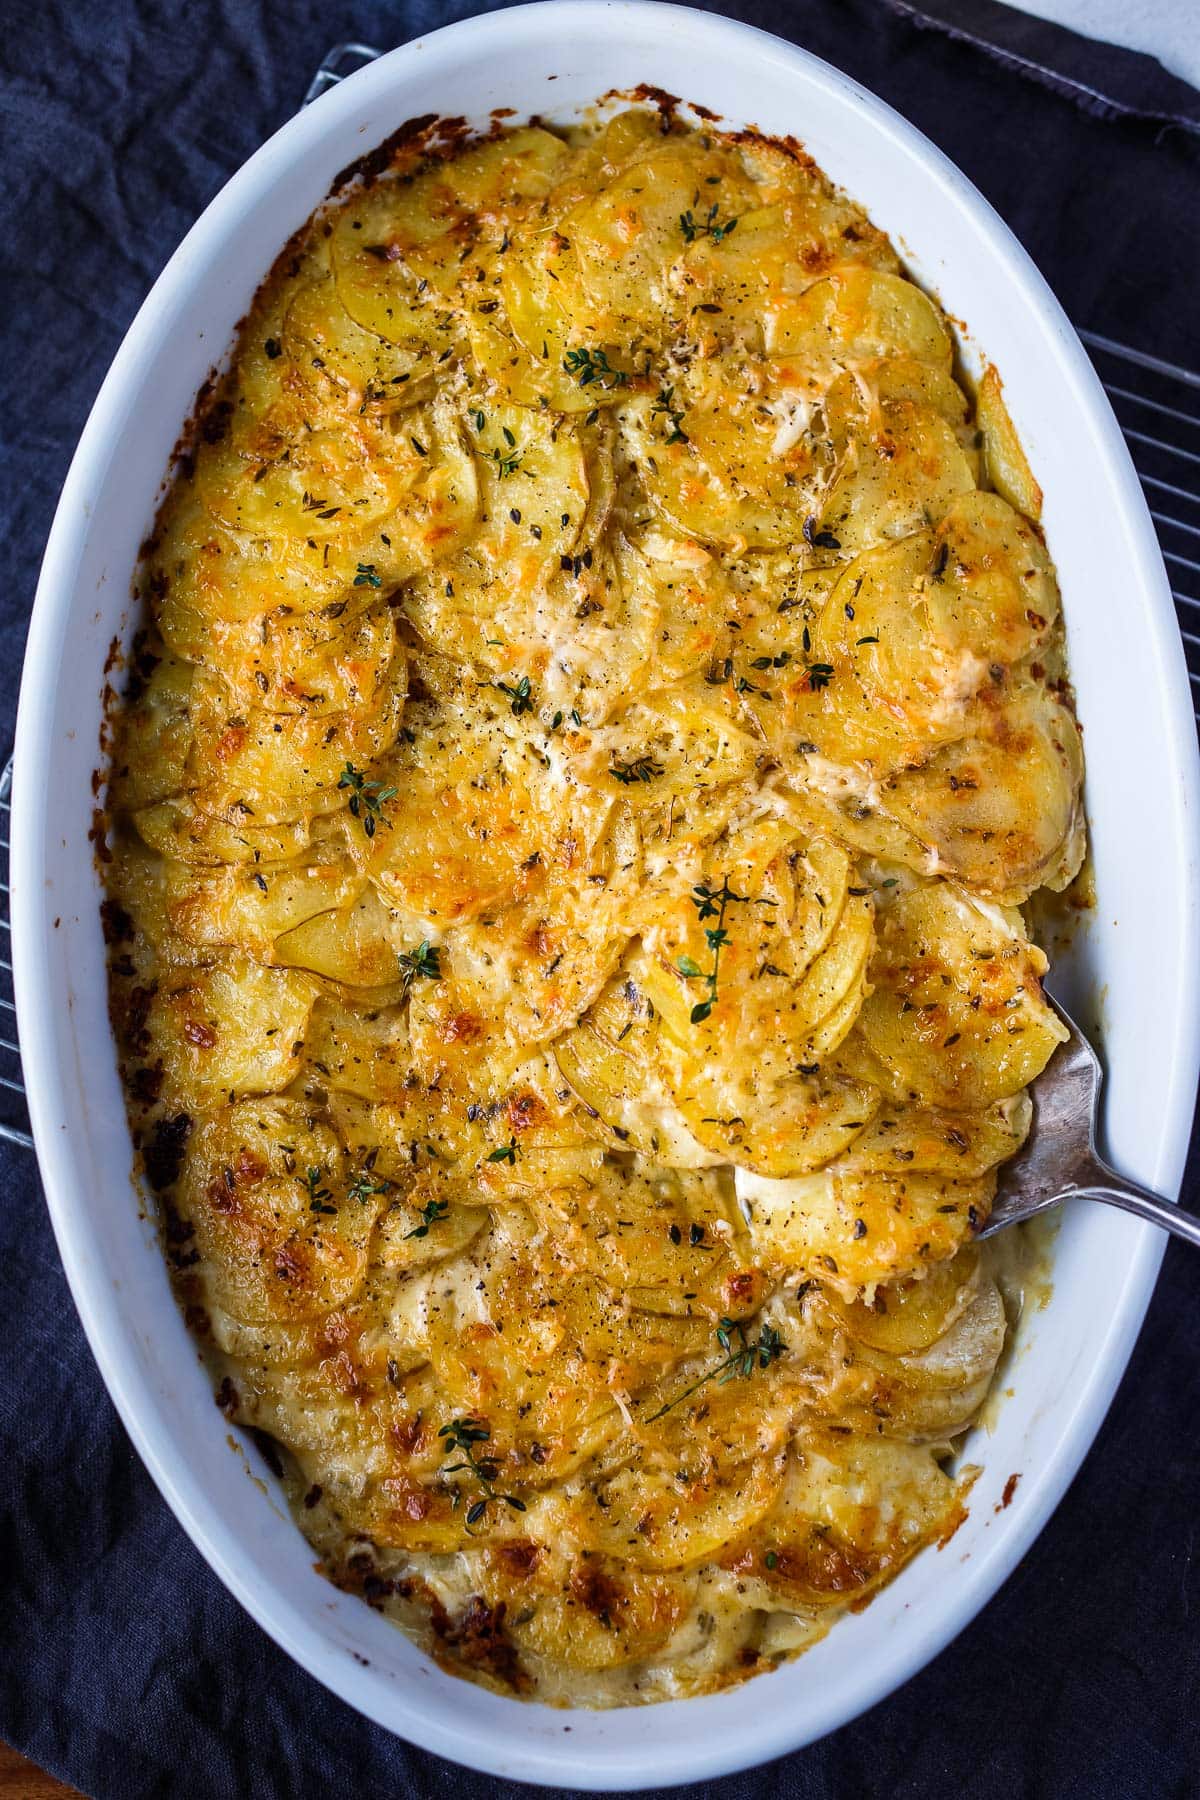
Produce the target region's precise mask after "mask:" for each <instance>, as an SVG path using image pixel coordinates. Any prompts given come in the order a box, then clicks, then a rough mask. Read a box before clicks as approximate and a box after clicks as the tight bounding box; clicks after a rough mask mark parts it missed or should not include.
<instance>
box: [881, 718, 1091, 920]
mask: <svg viewBox="0 0 1200 1800" xmlns="http://www.w3.org/2000/svg"><path fill="white" fill-rule="evenodd" d="M1082 782H1083V746H1082V743H1081V741H1080V736H1079V727H1078V726H1077V725H1076V723H1075V718H1074V714H1073V713H1072V712H1071V710H1070V708H1069V705H1068V704H1067V703H1066V702H1065V701H1064V700H1063V699H1061V698H1060V697H1059V696H1058V695H1057V694H1055V693H1052V692H1051V691H1050V690H1049V689H1048V688H1046V687H1044V686H1042V685H1040V684H1039V685H1034V684H1032V683H1028V682H1027V683H1025V684H1023V685H1022V686H1021V687H1020V688H1019V689H1018V690H1017V691H1016V692H1015V693H1014V692H1010V693H1008V694H1007V696H1006V697H1005V698H1004V700H1003V702H1002V704H1001V705H1000V706H998V707H997V708H996V710H995V712H994V714H993V716H992V718H991V719H990V720H989V721H987V724H986V727H984V728H982V729H981V730H980V731H979V733H978V734H977V735H972V736H970V737H968V738H966V739H965V740H964V741H963V742H961V743H956V744H951V745H948V746H947V747H946V748H945V749H943V750H941V751H940V752H939V753H938V754H937V755H936V756H935V757H933V758H932V759H931V760H930V761H929V762H928V763H923V764H921V765H919V766H918V767H917V768H915V769H911V770H904V771H901V772H900V773H899V774H897V775H895V776H893V777H891V778H890V779H889V780H888V782H887V783H886V784H885V787H884V790H883V803H884V805H885V806H886V807H887V809H888V811H889V812H890V813H892V814H893V815H894V816H895V817H896V818H897V819H898V820H899V821H900V822H901V823H902V824H903V825H904V826H906V827H907V829H908V830H909V831H910V832H912V834H913V836H914V838H915V839H916V840H917V842H918V843H919V844H921V845H922V846H923V847H924V848H925V849H926V851H927V852H928V851H929V850H932V851H933V852H935V854H936V858H937V866H938V867H939V868H942V869H944V870H946V871H947V872H949V873H952V874H954V875H955V876H957V877H958V879H959V880H960V881H963V882H965V883H968V884H969V885H970V886H971V887H972V888H973V889H974V890H975V891H976V892H978V893H980V894H983V895H987V896H989V897H991V898H993V899H995V900H998V901H1000V902H1002V903H1003V904H1005V905H1019V904H1020V902H1022V901H1023V900H1026V899H1027V898H1028V897H1029V895H1030V894H1031V893H1032V891H1033V890H1034V889H1035V888H1037V887H1040V886H1046V887H1050V888H1054V889H1055V890H1061V889H1062V888H1065V887H1066V886H1067V885H1068V884H1069V883H1070V882H1071V881H1072V880H1074V878H1075V876H1076V874H1077V873H1078V871H1079V867H1080V864H1081V862H1082V860H1083V852H1084V843H1085V827H1084V818H1083V801H1082Z"/></svg>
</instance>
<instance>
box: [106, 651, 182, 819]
mask: <svg viewBox="0 0 1200 1800" xmlns="http://www.w3.org/2000/svg"><path fill="white" fill-rule="evenodd" d="M195 681H196V671H195V669H193V668H192V667H191V665H190V664H189V663H184V662H178V661H177V660H176V659H175V658H174V657H171V656H164V657H162V658H161V659H160V660H159V661H158V662H157V663H156V664H155V666H154V668H153V670H152V671H151V673H150V677H149V679H148V680H147V682H146V684H145V686H144V687H143V688H142V690H141V692H140V694H139V695H138V697H137V699H136V700H135V701H131V702H130V703H129V704H128V705H127V706H126V707H125V709H124V711H123V712H122V713H121V717H120V722H119V724H118V726H117V733H116V740H115V742H114V744H113V752H112V765H111V770H110V773H109V801H110V804H111V805H113V806H118V807H122V808H126V809H128V810H129V811H131V812H136V811H137V810H138V809H139V808H141V807H144V806H152V805H154V804H155V803H156V802H157V801H160V800H166V799H168V798H169V797H170V796H171V795H172V794H178V793H179V792H180V790H181V788H183V786H184V785H185V773H184V772H185V770H186V768H187V762H188V748H189V741H190V738H191V732H192V690H193V687H194V685H195Z"/></svg>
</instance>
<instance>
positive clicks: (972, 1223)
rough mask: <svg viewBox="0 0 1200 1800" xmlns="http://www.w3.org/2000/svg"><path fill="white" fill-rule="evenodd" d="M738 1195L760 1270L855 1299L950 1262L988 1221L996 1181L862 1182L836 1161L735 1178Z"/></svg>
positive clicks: (889, 1178)
mask: <svg viewBox="0 0 1200 1800" xmlns="http://www.w3.org/2000/svg"><path fill="white" fill-rule="evenodd" d="M737 1186H738V1195H739V1197H740V1198H741V1199H742V1200H744V1201H745V1202H746V1203H747V1205H748V1206H749V1208H750V1213H751V1221H750V1233H751V1241H752V1243H754V1245H755V1246H756V1248H757V1250H758V1253H759V1255H760V1256H761V1257H762V1258H763V1259H764V1260H765V1261H767V1262H769V1263H770V1264H771V1265H772V1266H774V1267H776V1268H779V1269H786V1270H787V1271H788V1272H789V1273H793V1272H798V1273H801V1274H804V1275H812V1276H816V1277H817V1278H818V1279H820V1280H821V1281H826V1282H830V1283H831V1284H833V1285H834V1286H836V1287H837V1288H838V1289H839V1291H841V1292H842V1293H845V1294H847V1295H853V1294H855V1293H856V1292H858V1291H859V1290H860V1289H863V1288H872V1287H874V1285H875V1284H876V1283H877V1282H886V1281H894V1280H896V1279H898V1278H902V1277H903V1276H905V1275H907V1274H908V1273H909V1272H910V1271H911V1270H912V1269H913V1268H914V1267H916V1268H920V1267H921V1266H923V1264H924V1263H925V1262H926V1261H928V1262H929V1264H930V1265H932V1264H934V1263H937V1262H939V1261H942V1260H944V1259H945V1258H946V1257H949V1256H953V1254H954V1252H955V1251H956V1250H957V1249H959V1247H960V1246H961V1245H962V1244H963V1243H965V1242H966V1241H967V1240H968V1238H969V1237H970V1235H971V1233H972V1232H973V1231H974V1230H975V1228H976V1226H978V1225H981V1224H982V1223H983V1222H984V1220H985V1219H986V1217H987V1212H988V1207H989V1206H990V1204H991V1196H992V1192H993V1190H994V1187H995V1180H994V1178H993V1177H991V1176H986V1175H985V1176H980V1177H978V1178H975V1179H966V1180H962V1181H952V1180H950V1179H949V1178H948V1177H945V1176H941V1175H925V1174H913V1175H885V1174H874V1173H869V1172H868V1173H859V1172H857V1171H855V1170H853V1169H848V1168H846V1167H845V1166H844V1165H843V1163H842V1162H841V1161H840V1160H839V1161H837V1162H832V1163H831V1164H830V1165H829V1166H828V1167H827V1168H824V1169H821V1170H819V1171H817V1172H814V1173H812V1174H808V1175H799V1176H794V1177H790V1178H788V1179H784V1180H779V1179H768V1178H766V1177H765V1176H763V1175H760V1174H758V1173H757V1172H755V1171H752V1170H750V1169H748V1168H739V1169H738V1172H737Z"/></svg>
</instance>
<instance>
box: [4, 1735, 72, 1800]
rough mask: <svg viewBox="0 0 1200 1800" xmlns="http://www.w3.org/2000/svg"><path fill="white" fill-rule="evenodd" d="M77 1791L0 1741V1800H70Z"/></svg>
mask: <svg viewBox="0 0 1200 1800" xmlns="http://www.w3.org/2000/svg"><path fill="white" fill-rule="evenodd" d="M75 1792H76V1790H75V1789H74V1788H68V1787H64V1786H63V1784H62V1782H61V1781H55V1780H54V1778H53V1776H51V1775H44V1774H43V1773H42V1771H41V1770H40V1769H35V1768H34V1766H33V1764H32V1763H31V1762H26V1761H25V1758H24V1757H23V1756H18V1755H17V1753H16V1751H15V1750H10V1749H9V1747H8V1745H7V1744H3V1743H0V1800H70V1796H71V1795H73V1794H75Z"/></svg>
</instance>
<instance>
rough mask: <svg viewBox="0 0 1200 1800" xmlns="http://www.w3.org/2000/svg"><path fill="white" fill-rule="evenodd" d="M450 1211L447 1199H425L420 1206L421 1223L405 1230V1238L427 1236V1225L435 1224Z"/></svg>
mask: <svg viewBox="0 0 1200 1800" xmlns="http://www.w3.org/2000/svg"><path fill="white" fill-rule="evenodd" d="M449 1211H450V1203H449V1201H448V1200H427V1201H426V1202H425V1204H424V1206H423V1207H422V1208H421V1223H420V1224H419V1225H414V1227H413V1229H412V1230H411V1231H406V1232H405V1234H404V1236H405V1238H406V1239H407V1238H424V1237H428V1236H429V1227H430V1226H431V1225H437V1224H438V1223H440V1221H441V1220H442V1219H444V1218H445V1217H446V1214H447V1213H448V1212H449Z"/></svg>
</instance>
